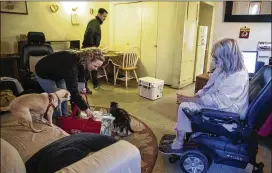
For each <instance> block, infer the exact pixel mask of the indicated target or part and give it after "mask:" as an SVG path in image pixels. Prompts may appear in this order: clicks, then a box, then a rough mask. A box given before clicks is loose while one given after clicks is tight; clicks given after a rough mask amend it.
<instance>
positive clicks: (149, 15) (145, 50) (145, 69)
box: [138, 1, 158, 77]
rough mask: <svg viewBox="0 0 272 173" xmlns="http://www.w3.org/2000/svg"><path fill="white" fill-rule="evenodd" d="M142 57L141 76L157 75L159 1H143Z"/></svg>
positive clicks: (139, 65) (139, 63) (139, 72)
mask: <svg viewBox="0 0 272 173" xmlns="http://www.w3.org/2000/svg"><path fill="white" fill-rule="evenodd" d="M141 7H142V36H141V57H140V60H139V62H138V68H139V70H138V75H139V76H140V77H144V76H150V77H156V61H157V35H158V1H152V2H142V3H141Z"/></svg>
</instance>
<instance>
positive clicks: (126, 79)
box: [126, 71, 128, 88]
mask: <svg viewBox="0 0 272 173" xmlns="http://www.w3.org/2000/svg"><path fill="white" fill-rule="evenodd" d="M127 82H128V71H126V88H127Z"/></svg>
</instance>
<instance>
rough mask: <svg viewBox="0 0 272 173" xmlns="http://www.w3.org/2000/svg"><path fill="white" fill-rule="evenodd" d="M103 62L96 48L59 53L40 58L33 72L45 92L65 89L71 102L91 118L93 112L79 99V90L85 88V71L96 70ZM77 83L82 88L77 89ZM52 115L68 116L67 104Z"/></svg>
mask: <svg viewBox="0 0 272 173" xmlns="http://www.w3.org/2000/svg"><path fill="white" fill-rule="evenodd" d="M104 60H105V59H104V57H103V55H102V53H101V51H100V50H99V49H97V48H90V49H84V50H81V51H76V52H68V51H61V52H56V53H54V54H51V55H48V56H46V57H44V58H42V59H41V60H40V61H39V62H38V63H37V64H36V67H35V71H36V73H37V76H38V82H39V83H40V85H41V87H42V88H43V89H44V90H45V92H47V93H52V92H55V91H56V90H57V88H62V89H67V90H68V91H69V92H70V93H71V101H72V102H74V103H75V104H76V105H77V106H78V107H79V108H80V109H81V110H82V111H84V112H85V113H86V114H87V115H88V116H90V117H93V112H92V111H91V110H90V109H89V107H88V105H87V103H86V102H85V101H84V99H83V98H82V97H81V95H80V90H81V89H84V88H85V86H84V83H85V69H87V70H89V71H91V70H97V69H98V68H99V67H100V66H101V65H102V64H103V62H104ZM78 82H80V83H82V84H83V86H82V87H79V86H78ZM79 88H81V89H79ZM54 115H55V116H61V115H68V108H67V102H63V103H62V105H61V106H59V109H58V110H57V111H55V113H54Z"/></svg>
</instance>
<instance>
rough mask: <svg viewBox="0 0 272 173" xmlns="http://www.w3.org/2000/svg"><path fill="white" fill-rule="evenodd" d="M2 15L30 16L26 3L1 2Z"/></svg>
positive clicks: (0, 11) (0, 10)
mask: <svg viewBox="0 0 272 173" xmlns="http://www.w3.org/2000/svg"><path fill="white" fill-rule="evenodd" d="M0 3H1V5H0V7H1V8H0V13H10V14H23V15H28V10H27V2H26V1H1V2H0Z"/></svg>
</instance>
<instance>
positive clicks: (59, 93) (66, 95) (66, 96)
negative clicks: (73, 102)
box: [55, 89, 71, 102]
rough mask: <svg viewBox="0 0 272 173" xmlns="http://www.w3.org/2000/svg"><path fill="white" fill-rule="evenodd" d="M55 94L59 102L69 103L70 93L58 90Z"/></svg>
mask: <svg viewBox="0 0 272 173" xmlns="http://www.w3.org/2000/svg"><path fill="white" fill-rule="evenodd" d="M55 93H56V94H57V96H58V97H59V99H60V101H61V102H63V101H69V100H70V98H71V94H70V92H69V91H68V90H66V89H58V90H57V91H56V92H55Z"/></svg>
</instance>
